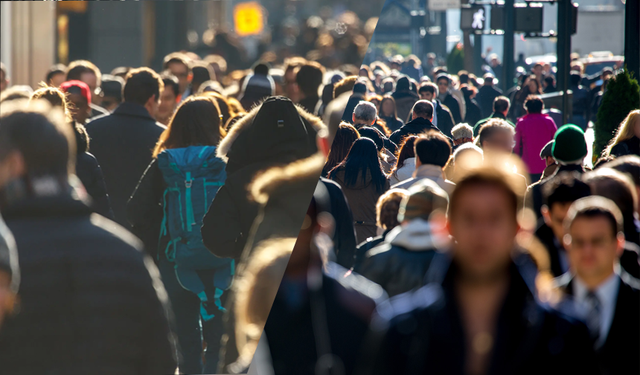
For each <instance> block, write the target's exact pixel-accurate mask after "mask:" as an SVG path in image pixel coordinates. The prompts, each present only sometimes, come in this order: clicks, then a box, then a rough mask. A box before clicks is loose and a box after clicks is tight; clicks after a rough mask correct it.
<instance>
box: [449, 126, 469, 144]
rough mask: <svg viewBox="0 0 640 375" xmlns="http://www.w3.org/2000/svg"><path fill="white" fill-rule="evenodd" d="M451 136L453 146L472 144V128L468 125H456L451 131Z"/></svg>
mask: <svg viewBox="0 0 640 375" xmlns="http://www.w3.org/2000/svg"><path fill="white" fill-rule="evenodd" d="M451 136H452V138H453V144H454V145H455V146H458V145H461V144H463V143H468V142H473V128H472V127H471V126H469V124H464V123H463V124H458V125H456V126H454V127H453V129H451Z"/></svg>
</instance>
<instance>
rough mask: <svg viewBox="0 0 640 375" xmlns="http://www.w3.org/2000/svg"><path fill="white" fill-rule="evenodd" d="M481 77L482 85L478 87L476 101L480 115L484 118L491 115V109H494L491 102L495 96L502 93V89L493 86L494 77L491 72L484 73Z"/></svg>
mask: <svg viewBox="0 0 640 375" xmlns="http://www.w3.org/2000/svg"><path fill="white" fill-rule="evenodd" d="M483 79H484V81H483V84H482V87H480V89H479V90H478V94H477V95H476V101H477V102H478V105H479V106H480V110H481V111H482V117H483V118H486V117H489V116H491V113H492V110H493V109H494V108H493V103H494V102H495V100H496V98H497V97H499V96H501V95H502V90H500V89H498V88H496V87H495V86H494V80H495V78H494V76H493V75H492V74H491V73H486V74H485V75H484V76H483Z"/></svg>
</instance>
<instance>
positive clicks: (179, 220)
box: [158, 146, 231, 270]
mask: <svg viewBox="0 0 640 375" xmlns="http://www.w3.org/2000/svg"><path fill="white" fill-rule="evenodd" d="M158 167H159V168H160V171H161V172H162V176H163V178H164V181H165V183H166V186H167V188H166V190H165V192H164V196H163V202H162V203H163V208H164V217H163V219H162V226H161V228H160V236H161V237H162V236H166V235H168V236H169V239H170V241H169V243H168V245H167V247H166V249H165V254H166V256H167V259H168V260H169V261H171V262H174V263H175V265H176V268H178V267H180V268H184V269H193V270H203V269H214V268H220V267H223V266H227V265H228V264H229V263H230V262H231V259H226V258H218V257H216V256H215V255H213V254H212V253H211V252H210V251H209V250H207V248H206V247H205V246H204V244H203V243H202V235H201V234H200V228H201V227H202V219H203V218H204V215H205V214H206V213H207V211H208V209H209V205H211V202H212V201H213V198H214V197H215V196H216V193H217V192H218V190H219V189H220V187H221V186H222V185H224V182H225V180H226V177H227V174H226V172H225V167H226V164H225V163H224V161H222V159H220V158H218V157H216V147H214V146H190V147H185V148H176V149H168V150H164V151H162V152H161V153H160V154H159V155H158Z"/></svg>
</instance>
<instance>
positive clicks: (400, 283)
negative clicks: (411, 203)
mask: <svg viewBox="0 0 640 375" xmlns="http://www.w3.org/2000/svg"><path fill="white" fill-rule="evenodd" d="M444 243H445V239H443V238H437V237H436V236H435V235H434V234H433V232H432V230H431V225H430V224H429V222H427V221H426V220H423V219H420V218H418V219H414V220H412V221H410V222H409V223H407V224H406V225H404V226H397V227H395V228H394V229H392V230H391V231H390V232H389V234H387V237H386V239H385V241H384V242H383V243H381V244H380V245H378V246H376V247H374V248H373V249H371V250H369V251H367V253H366V254H365V258H364V261H363V263H362V266H361V267H360V274H361V275H362V276H364V277H366V278H367V279H369V280H371V281H373V282H374V283H376V284H379V285H380V286H381V287H382V288H383V289H384V290H385V291H386V292H387V294H389V297H393V296H395V295H398V294H401V293H404V292H408V291H410V290H412V289H414V288H419V287H421V286H423V285H425V284H424V280H425V275H426V273H427V270H428V269H429V265H430V264H431V259H433V255H434V254H435V250H436V249H437V248H438V247H441V246H443V244H444Z"/></svg>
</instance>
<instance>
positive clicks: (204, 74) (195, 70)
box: [176, 61, 216, 93]
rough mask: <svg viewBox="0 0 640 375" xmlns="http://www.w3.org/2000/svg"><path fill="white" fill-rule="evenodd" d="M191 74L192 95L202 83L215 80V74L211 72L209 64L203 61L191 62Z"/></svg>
mask: <svg viewBox="0 0 640 375" xmlns="http://www.w3.org/2000/svg"><path fill="white" fill-rule="evenodd" d="M191 74H192V76H193V78H192V79H191V87H192V89H193V91H192V92H194V93H196V92H198V90H199V89H200V85H202V84H203V83H205V82H207V81H211V80H215V79H216V72H214V71H213V68H212V67H211V65H209V63H207V62H204V61H195V62H193V64H192V66H191ZM176 78H177V77H176ZM179 86H180V83H179V81H178V87H179Z"/></svg>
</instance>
